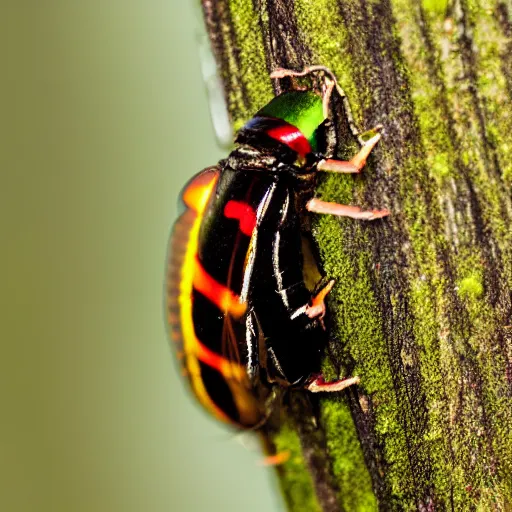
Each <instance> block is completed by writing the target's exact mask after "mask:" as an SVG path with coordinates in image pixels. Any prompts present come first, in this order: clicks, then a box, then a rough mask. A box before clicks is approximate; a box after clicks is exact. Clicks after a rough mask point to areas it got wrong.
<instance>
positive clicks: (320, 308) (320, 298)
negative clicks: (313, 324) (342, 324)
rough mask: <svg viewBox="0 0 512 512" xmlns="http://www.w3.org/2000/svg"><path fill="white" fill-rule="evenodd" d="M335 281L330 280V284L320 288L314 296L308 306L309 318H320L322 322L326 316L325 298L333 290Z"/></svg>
mask: <svg viewBox="0 0 512 512" xmlns="http://www.w3.org/2000/svg"><path fill="white" fill-rule="evenodd" d="M334 283H335V281H334V279H331V280H329V282H328V283H327V284H326V285H325V286H323V287H322V288H320V290H319V291H318V293H316V295H314V296H313V297H312V298H311V300H310V302H309V304H308V305H307V306H306V310H305V313H306V315H307V316H308V317H309V318H317V317H318V318H320V320H321V319H322V318H323V317H324V316H325V302H324V301H325V298H326V297H327V294H328V293H329V292H330V291H331V290H332V287H333V286H334Z"/></svg>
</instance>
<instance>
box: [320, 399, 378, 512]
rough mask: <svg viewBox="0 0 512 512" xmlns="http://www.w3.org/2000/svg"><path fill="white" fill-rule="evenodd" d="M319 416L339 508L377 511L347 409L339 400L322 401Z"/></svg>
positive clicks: (369, 480)
mask: <svg viewBox="0 0 512 512" xmlns="http://www.w3.org/2000/svg"><path fill="white" fill-rule="evenodd" d="M321 417H322V422H323V424H324V427H325V431H326V433H327V449H328V451H329V457H330V459H331V460H332V461H333V463H332V464H333V465H332V469H333V473H334V476H335V478H336V482H337V484H338V485H339V488H340V493H339V500H340V503H341V504H342V506H343V509H344V510H346V511H350V512H372V511H376V510H378V506H377V500H376V498H375V495H374V494H373V489H372V482H371V479H370V475H369V473H368V469H367V468H366V465H365V463H364V459H363V453H362V450H361V447H360V445H359V441H358V439H357V433H356V430H355V428H354V422H353V421H352V416H351V414H350V409H349V408H348V406H347V405H346V404H345V403H343V402H338V401H336V402H335V401H330V400H323V401H322V412H321ZM354 482H357V485H354Z"/></svg>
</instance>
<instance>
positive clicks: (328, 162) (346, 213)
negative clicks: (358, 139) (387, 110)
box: [306, 126, 389, 220]
mask: <svg viewBox="0 0 512 512" xmlns="http://www.w3.org/2000/svg"><path fill="white" fill-rule="evenodd" d="M379 129H380V127H379V126H377V127H376V128H374V129H373V130H370V131H369V132H366V133H369V134H372V133H375V132H376V131H378V130H379ZM380 138H381V135H380V133H375V135H373V136H372V137H371V138H370V139H368V140H367V141H366V142H365V144H364V145H363V147H362V148H361V149H360V151H359V152H358V153H357V154H356V155H355V156H354V157H353V158H352V159H351V160H349V161H348V162H345V161H343V160H334V159H331V158H327V159H324V160H321V161H320V162H319V163H318V165H317V169H318V170H319V171H326V172H337V173H351V174H356V173H359V172H361V170H362V169H363V167H364V165H365V164H366V159H367V158H368V156H369V155H370V153H371V151H372V149H373V148H374V147H375V145H376V144H377V142H379V140H380ZM306 208H307V209H308V210H309V211H310V212H314V213H323V214H330V215H337V216H338V217H350V218H351V219H357V220H375V219H381V218H382V217H387V216H388V215H389V210H386V209H384V210H369V211H365V210H362V209H361V208H359V207H357V206H347V205H343V204H338V203H329V202H327V201H322V200H321V199H317V198H313V199H310V200H309V201H308V202H307V203H306Z"/></svg>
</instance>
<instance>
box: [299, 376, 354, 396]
mask: <svg viewBox="0 0 512 512" xmlns="http://www.w3.org/2000/svg"><path fill="white" fill-rule="evenodd" d="M360 380H361V379H360V378H359V377H357V376H355V377H348V378H347V379H340V380H333V381H331V382H326V381H325V379H324V376H323V375H321V374H320V375H314V376H313V377H312V378H311V379H310V380H309V382H308V383H307V384H306V386H305V388H306V389H307V390H308V391H311V393H325V392H327V393H333V392H337V391H342V390H344V389H346V388H348V387H349V386H352V385H353V384H359V381H360Z"/></svg>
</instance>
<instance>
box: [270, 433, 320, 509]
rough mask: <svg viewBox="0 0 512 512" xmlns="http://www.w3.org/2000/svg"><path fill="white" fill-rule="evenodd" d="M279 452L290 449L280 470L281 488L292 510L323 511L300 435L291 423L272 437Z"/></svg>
mask: <svg viewBox="0 0 512 512" xmlns="http://www.w3.org/2000/svg"><path fill="white" fill-rule="evenodd" d="M272 440H273V442H274V444H275V446H276V450H277V452H278V453H279V452H283V451H289V452H290V458H289V459H288V460H287V461H286V462H285V463H284V464H283V465H282V466H281V467H280V468H278V471H279V473H280V476H281V488H282V490H283V493H284V495H285V498H286V501H287V503H288V506H289V507H290V510H293V511H294V512H321V508H320V505H319V504H318V501H317V499H316V494H315V489H314V487H313V481H312V480H311V476H310V474H309V473H308V470H307V468H306V465H305V462H304V458H303V457H302V448H301V446H300V440H299V436H298V435H297V432H295V431H294V430H293V429H292V428H291V427H290V426H289V425H286V426H285V427H283V428H282V429H281V431H280V432H279V433H278V434H276V435H275V436H273V438H272Z"/></svg>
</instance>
